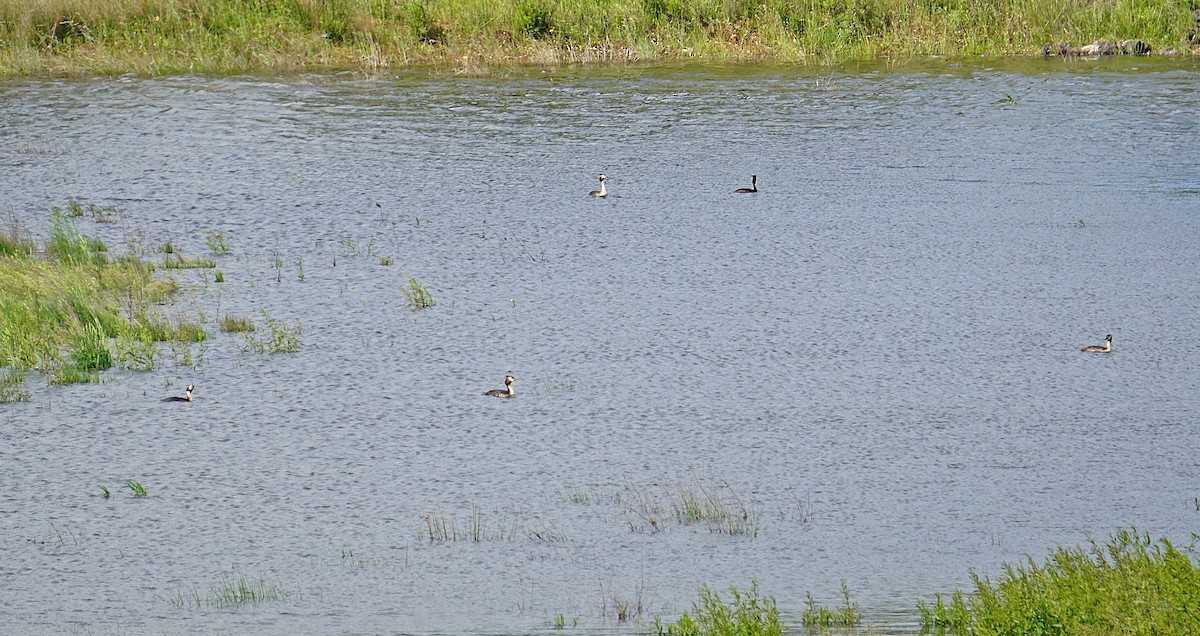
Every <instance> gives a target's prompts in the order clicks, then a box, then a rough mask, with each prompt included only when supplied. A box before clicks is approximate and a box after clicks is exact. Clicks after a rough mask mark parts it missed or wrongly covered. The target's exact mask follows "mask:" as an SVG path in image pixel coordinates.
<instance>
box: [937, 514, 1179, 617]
mask: <svg viewBox="0 0 1200 636" xmlns="http://www.w3.org/2000/svg"><path fill="white" fill-rule="evenodd" d="M1193 536H1195V535H1193ZM971 578H972V580H973V581H974V583H975V591H974V594H972V595H971V596H970V597H969V598H964V597H963V595H962V594H961V593H956V594H955V595H954V596H953V597H952V598H951V601H950V604H949V605H945V604H944V603H943V602H942V599H941V597H940V596H939V597H938V599H937V602H936V603H935V604H934V606H933V607H929V606H927V605H924V604H923V603H922V604H919V605H918V609H920V610H921V617H922V624H923V626H924V627H926V628H927V629H937V630H939V633H941V631H945V632H948V633H950V634H956V635H957V634H980V635H992V634H997V635H998V634H1127V635H1133V636H1151V635H1153V634H1192V633H1195V631H1196V625H1197V624H1200V565H1198V564H1197V563H1196V561H1195V560H1194V559H1193V558H1192V557H1190V556H1188V555H1187V554H1185V553H1183V552H1181V551H1179V550H1178V549H1176V548H1175V546H1174V545H1172V544H1171V542H1170V541H1168V540H1167V539H1159V540H1158V541H1151V540H1150V535H1149V534H1146V533H1140V532H1138V531H1137V529H1136V528H1135V529H1130V530H1119V531H1117V532H1116V533H1115V534H1114V535H1113V536H1112V537H1111V538H1110V539H1109V540H1108V541H1107V542H1106V543H1104V544H1099V543H1097V542H1096V541H1094V540H1092V541H1090V547H1088V548H1086V549H1084V548H1065V547H1062V546H1059V547H1058V548H1057V549H1055V550H1054V551H1053V552H1052V553H1051V555H1050V556H1049V557H1047V559H1046V560H1045V561H1044V562H1043V563H1041V564H1038V563H1036V562H1035V561H1034V560H1033V558H1032V557H1031V558H1029V559H1028V561H1027V563H1023V564H1018V565H1015V566H1013V565H1008V566H1005V569H1004V574H1003V575H1001V576H1000V577H999V578H998V579H997V580H996V581H992V580H990V579H986V578H981V577H979V576H977V575H975V574H974V573H972V575H971Z"/></svg>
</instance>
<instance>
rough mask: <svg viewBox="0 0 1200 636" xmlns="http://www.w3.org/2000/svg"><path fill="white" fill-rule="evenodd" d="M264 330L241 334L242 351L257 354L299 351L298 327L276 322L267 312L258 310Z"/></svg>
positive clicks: (297, 325) (280, 321)
mask: <svg viewBox="0 0 1200 636" xmlns="http://www.w3.org/2000/svg"><path fill="white" fill-rule="evenodd" d="M259 313H261V314H262V317H263V325H264V327H266V328H265V329H254V330H252V331H243V332H242V349H244V350H246V351H254V352H257V353H269V354H274V353H295V352H296V351H299V350H300V325H299V324H296V325H290V326H289V325H288V324H286V323H284V322H283V321H282V320H276V319H275V318H274V317H273V316H272V315H271V314H270V313H269V312H267V310H265V309H260V310H259Z"/></svg>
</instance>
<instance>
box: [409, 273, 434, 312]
mask: <svg viewBox="0 0 1200 636" xmlns="http://www.w3.org/2000/svg"><path fill="white" fill-rule="evenodd" d="M400 293H401V294H404V304H406V305H408V306H409V307H412V308H413V309H425V308H427V307H432V306H434V305H435V304H437V302H436V301H435V300H434V299H433V294H431V293H429V289H427V288H426V287H425V285H423V284H421V283H420V282H418V281H417V279H415V278H413V277H412V276H409V277H408V286H407V287H405V286H404V285H401V286H400Z"/></svg>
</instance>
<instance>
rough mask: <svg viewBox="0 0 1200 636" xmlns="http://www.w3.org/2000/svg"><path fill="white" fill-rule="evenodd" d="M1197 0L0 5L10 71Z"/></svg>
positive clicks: (591, 39)
mask: <svg viewBox="0 0 1200 636" xmlns="http://www.w3.org/2000/svg"><path fill="white" fill-rule="evenodd" d="M1193 4H1194V2H1192V0H0V74H3V75H41V74H95V73H99V74H106V73H124V72H136V73H143V74H160V73H179V72H193V71H197V72H198V71H215V72H233V71H247V70H276V71H278V70H302V69H335V68H352V69H365V70H378V69H383V68H392V69H395V68H403V67H406V66H413V65H434V66H443V67H449V68H454V69H458V70H473V69H485V68H490V67H496V66H505V65H511V64H559V63H577V62H583V63H591V62H635V61H647V60H666V59H684V58H701V59H707V60H756V59H770V60H775V61H794V62H802V63H816V64H823V63H831V62H837V61H844V60H850V59H877V58H903V57H909V56H926V55H944V56H967V55H972V56H973V55H1020V54H1034V53H1038V52H1040V51H1041V49H1042V46H1043V45H1045V44H1047V43H1050V42H1072V43H1077V44H1082V43H1088V42H1091V41H1093V40H1096V39H1098V38H1105V37H1106V38H1114V39H1125V38H1139V39H1142V40H1145V41H1146V42H1148V43H1149V44H1150V45H1151V46H1152V47H1153V48H1154V50H1156V51H1162V50H1165V49H1177V50H1190V47H1191V43H1190V42H1189V41H1188V37H1189V33H1190V32H1191V31H1192V30H1194V28H1195V25H1194V20H1193V17H1192V13H1191V11H1192V9H1193V8H1194V7H1193V6H1192V5H1193Z"/></svg>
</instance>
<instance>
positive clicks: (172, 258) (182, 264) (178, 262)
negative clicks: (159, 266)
mask: <svg viewBox="0 0 1200 636" xmlns="http://www.w3.org/2000/svg"><path fill="white" fill-rule="evenodd" d="M216 266H217V262H216V261H214V260H213V259H211V258H209V257H207V256H199V257H196V258H187V257H185V256H184V255H182V254H179V253H178V252H176V253H168V254H165V255H164V256H163V269H212V268H214V267H216Z"/></svg>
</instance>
